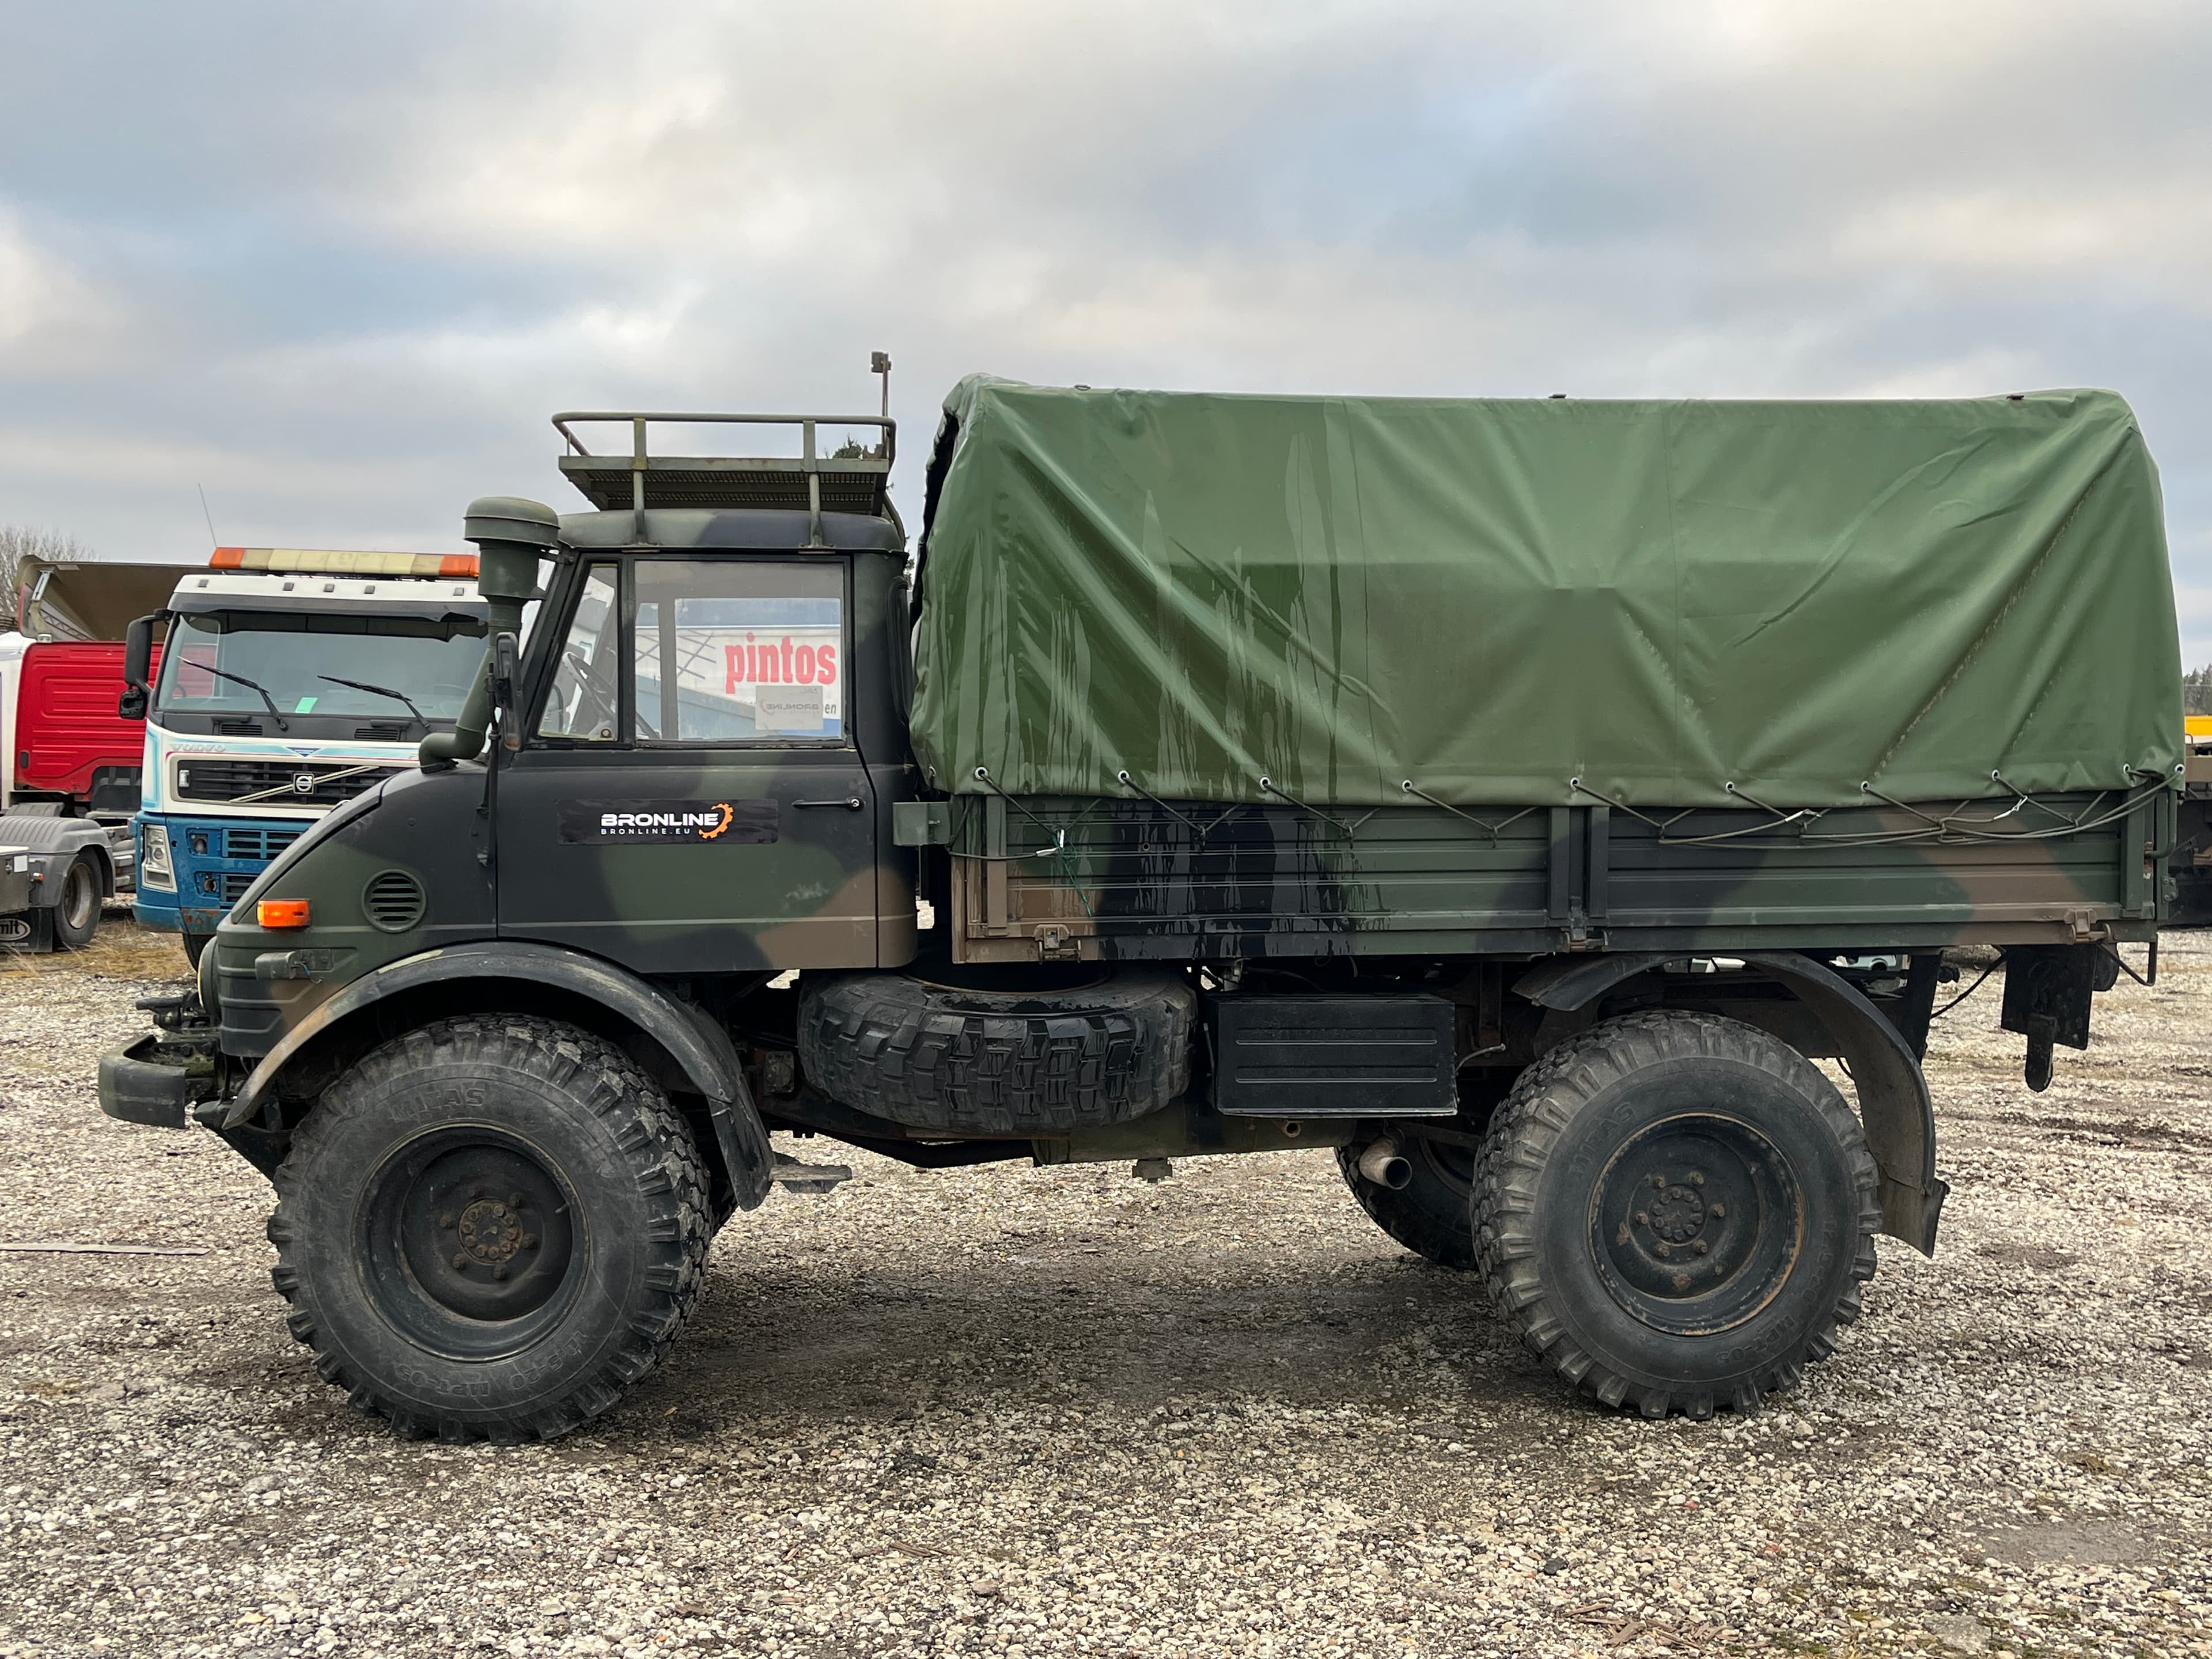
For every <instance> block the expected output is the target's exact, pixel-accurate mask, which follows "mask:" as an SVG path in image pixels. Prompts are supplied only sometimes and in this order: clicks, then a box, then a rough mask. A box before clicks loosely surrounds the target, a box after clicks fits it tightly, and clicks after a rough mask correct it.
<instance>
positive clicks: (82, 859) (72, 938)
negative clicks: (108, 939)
mask: <svg viewBox="0 0 2212 1659" xmlns="http://www.w3.org/2000/svg"><path fill="white" fill-rule="evenodd" d="M99 931H100V866H98V865H97V864H96V863H94V861H93V860H92V858H91V856H90V855H89V854H78V855H77V856H76V858H75V859H72V860H70V867H69V868H68V870H67V871H65V872H64V873H63V875H62V896H61V898H60V900H59V901H58V902H57V903H56V904H55V906H54V943H55V944H56V945H58V946H60V947H61V948H62V949H63V950H65V951H82V949H84V947H85V946H86V945H89V944H91V943H92V936H93V935H94V933H98V932H99Z"/></svg>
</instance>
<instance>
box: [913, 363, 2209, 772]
mask: <svg viewBox="0 0 2212 1659" xmlns="http://www.w3.org/2000/svg"><path fill="white" fill-rule="evenodd" d="M922 547H923V562H922V567H921V578H920V580H921V620H920V623H919V627H918V629H917V634H916V653H917V659H918V666H919V678H918V687H917V692H916V696H915V710H914V719H913V731H914V740H915V750H916V752H917V754H918V755H919V756H920V757H921V761H922V763H923V765H924V767H925V768H926V769H927V771H928V774H929V775H930V777H931V779H932V781H933V783H934V784H935V786H936V787H939V788H944V789H949V790H952V791H955V792H964V793H975V792H978V791H980V790H981V789H982V788H983V787H985V786H984V785H983V784H982V783H981V781H978V780H976V779H975V769H976V768H977V767H979V766H980V767H984V768H987V769H988V770H989V773H990V776H991V778H992V780H993V781H995V782H996V783H997V784H998V785H1000V787H1003V788H1005V789H1006V790H1008V791H1010V792H1012V793H1017V794H1022V793H1038V794H1095V795H1121V796H1125V797H1126V796H1128V795H1130V793H1131V790H1130V787H1129V786H1127V785H1125V784H1123V783H1121V781H1119V778H1118V775H1119V774H1120V773H1121V772H1122V771H1125V770H1126V771H1127V773H1128V774H1129V775H1130V778H1131V781H1132V782H1133V784H1134V785H1135V786H1136V787H1139V788H1141V789H1143V790H1145V791H1146V792H1148V793H1152V794H1154V795H1158V796H1164V797H1170V798H1176V799H1200V800H1224V801H1256V800H1265V799H1268V795H1267V793H1265V792H1263V791H1262V790H1261V787H1260V784H1259V780H1260V779H1261V777H1262V776H1266V777H1267V778H1268V779H1269V780H1270V781H1272V782H1273V784H1274V786H1275V787H1277V788H1279V789H1280V790H1283V791H1285V792H1287V793H1289V794H1291V795H1292V796H1294V797H1296V798H1298V799H1303V800H1305V801H1309V802H1316V803H1332V802H1334V803H1345V804H1375V803H1385V802H1397V803H1402V802H1404V801H1406V800H1407V799H1408V797H1407V794H1406V793H1404V790H1403V788H1402V785H1403V784H1404V783H1405V782H1406V781H1408V780H1410V781H1413V783H1414V784H1416V785H1417V786H1418V787H1419V788H1420V789H1422V790H1424V791H1426V792H1427V793H1431V794H1433V795H1435V796H1437V798H1439V799H1443V800H1447V801H1450V802H1453V803H1455V804H1468V805H1474V804H1488V805H1570V804H1581V805H1589V804H1592V800H1593V793H1590V792H1594V793H1595V794H1596V795H1599V796H1602V797H1609V798H1611V799H1615V800H1619V801H1623V802H1627V803H1631V804H1633V805H1647V806H1690V805H1744V804H1745V803H1746V801H1747V800H1756V801H1759V802H1761V803H1764V804H1765V805H1772V806H1784V807H1791V808H1795V807H1801V806H1802V807H1811V806H1836V805H1864V804H1867V797H1866V796H1865V795H1864V794H1863V793H1862V792H1861V789H1860V784H1861V782H1862V781H1870V782H1871V783H1872V784H1873V785H1874V786H1875V787H1876V788H1878V789H1880V790H1881V791H1882V792H1883V793H1886V794H1888V795H1890V796H1892V797H1894V798H1896V799H1906V800H1914V801H1935V800H1946V799H1961V798H1977V797H1983V796H1987V795H1991V794H2002V793H2006V790H2007V786H2010V787H2015V788H2019V789H2022V790H2030V791H2041V790H2063V789H2124V788H2127V787H2130V786H2131V785H2136V784H2140V783H2141V782H2142V781H2144V780H2143V775H2144V774H2145V773H2159V774H2165V775H2172V770H2173V768H2174V766H2175V764H2176V763H2177V762H2178V760H2179V753H2180V743H2181V729H2182V722H2181V696H2180V684H2179V682H2180V663H2179V645H2178V641H2177V637H2176V630H2175V625H2174V611H2173V592H2172V583H2171V579H2170V577H2169V575H2168V573H2167V567H2166V537H2165V530H2164V522H2163V518H2162V514H2161V511H2160V501H2159V489H2158V477H2157V472H2156V470H2155V469H2154V466H2153V465H2152V463H2151V459H2150V456H2149V454H2148V452H2147V451H2146V449H2145V448H2144V446H2143V441H2142V435H2141V434H2140V433H2139V432H2138V431H2137V429H2136V420H2135V416H2134V414H2133V412H2132V411H2131V410H2130V409H2129V408H2128V406H2127V404H2126V403H2125V402H2124V401H2123V400H2122V399H2121V398H2118V397H2117V396H2115V395H2113V394H2112V393H2110V392H2038V393H2034V394H2033V395H2030V396H2027V397H2025V398H1975V399H1971V400H1960V401H1947V402H1893V403H1891V402H1885V403H1873V402H1857V403H1626V402H1623V403H1589V402H1579V401H1564V400H1558V399H1553V400H1548V401H1524V400H1510V401H1509V400H1502V399H1473V400H1448V399H1442V398H1291V397H1241V396H1240V397H1231V396H1216V395H1210V394H1193V393H1184V392H1114V391H1102V392H1091V391H1084V390H1080V389H1075V390H1069V389H1062V388H1058V387H1046V386H1024V385H1021V384H1018V383H1016V382H1012V381H1008V380H998V379H994V378H990V377H986V376H975V377H971V378H969V379H968V380H963V381H962V382H961V383H960V385H959V386H957V387H956V388H955V389H954V391H953V392H952V395H951V398H949V399H948V400H947V401H946V404H945V422H944V424H943V426H942V427H941V428H940V430H939V437H938V447H937V451H936V453H935V454H934V455H933V459H932V463H931V469H930V500H929V503H928V510H927V523H926V526H925V531H924V537H923V543H922ZM1992 773H1996V774H1997V775H2000V776H2001V777H2002V782H1998V781H1994V780H1993V779H1992V777H1991V774H1992ZM1577 779H1580V780H1581V781H1582V782H1583V784H1584V785H1586V786H1587V791H1583V790H1577V788H1576V787H1574V784H1573V781H1574V780H1577ZM1731 784H1733V785H1735V793H1731V792H1730V790H1729V785H1731Z"/></svg>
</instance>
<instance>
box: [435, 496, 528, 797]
mask: <svg viewBox="0 0 2212 1659" xmlns="http://www.w3.org/2000/svg"><path fill="white" fill-rule="evenodd" d="M463 534H465V536H466V537H467V538H468V539H469V540H471V541H472V542H474V543H475V544H477V592H479V593H482V594H483V597H484V604H485V607H486V609H487V610H488V611H489V613H490V614H489V619H488V625H487V626H486V628H485V629H484V654H483V664H482V665H480V666H479V667H478V669H477V678H476V683H475V684H473V685H471V687H470V688H469V696H468V701H467V702H464V703H463V704H462V705H461V712H460V715H459V718H458V719H457V720H455V721H454V723H453V730H452V731H450V732H431V733H430V735H429V736H428V737H427V738H423V739H422V747H421V749H420V750H417V751H416V752H417V753H418V754H419V755H420V757H422V769H423V770H424V771H426V772H443V771H447V770H450V769H452V768H453V766H454V764H455V763H458V762H460V761H465V760H474V759H475V758H476V757H477V754H478V753H479V752H481V751H482V750H483V740H484V731H485V728H486V727H488V726H489V725H490V724H491V680H492V664H493V661H494V660H495V657H496V655H497V653H498V648H499V636H500V635H502V634H518V635H519V634H520V632H521V631H522V607H523V606H524V605H527V604H528V603H529V602H530V600H531V599H532V596H533V595H535V594H536V592H537V591H538V560H540V559H542V558H544V556H545V555H546V553H547V552H548V551H549V550H550V549H552V548H553V547H554V546H555V545H556V544H558V543H559V541H560V539H561V520H560V518H559V516H558V515H557V514H556V513H554V511H553V509H552V508H551V507H546V506H544V505H543V504H542V503H540V502H538V501H525V500H523V499H522V498H521V497H520V496H519V495H484V496H480V497H479V498H477V500H475V501H471V502H470V503H469V512H468V520H467V527H466V529H465V531H464V532H463Z"/></svg>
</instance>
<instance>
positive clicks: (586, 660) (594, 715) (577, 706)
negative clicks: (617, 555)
mask: <svg viewBox="0 0 2212 1659" xmlns="http://www.w3.org/2000/svg"><path fill="white" fill-rule="evenodd" d="M616 592H617V587H616V581H615V567H614V566H613V565H611V564H595V565H593V566H592V567H591V568H590V569H589V570H587V571H586V572H585V574H584V587H583V594H582V597H581V598H580V599H578V600H577V602H576V615H575V618H574V621H572V622H570V623H569V624H568V638H566V639H565V640H563V641H562V642H561V654H560V656H559V657H558V658H557V659H556V660H555V662H554V664H553V686H552V690H550V691H549V692H548V693H547V694H546V697H545V712H544V714H543V715H541V716H539V718H538V736H540V737H542V738H581V739H583V740H585V741H586V742H595V743H611V742H613V741H614V736H615V722H616V719H617V710H618V709H619V708H621V704H622V682H621V672H620V671H621V665H622V651H621V648H620V647H619V646H618V645H617V639H618V637H619V636H618V634H617V625H618V621H619V618H618V616H617V611H616V608H615V595H616Z"/></svg>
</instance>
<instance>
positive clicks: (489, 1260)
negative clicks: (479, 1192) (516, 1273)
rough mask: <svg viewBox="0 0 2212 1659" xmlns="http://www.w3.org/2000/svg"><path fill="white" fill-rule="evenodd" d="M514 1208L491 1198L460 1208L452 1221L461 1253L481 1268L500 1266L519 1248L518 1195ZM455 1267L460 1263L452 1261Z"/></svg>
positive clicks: (519, 1215) (481, 1199)
mask: <svg viewBox="0 0 2212 1659" xmlns="http://www.w3.org/2000/svg"><path fill="white" fill-rule="evenodd" d="M515 1197H516V1199H517V1200H518V1202H517V1204H516V1206H515V1207H514V1208H513V1209H509V1208H508V1207H507V1206H506V1205H504V1204H501V1203H500V1202H498V1201H497V1200H493V1199H489V1198H480V1199H478V1200H477V1201H476V1202H475V1203H473V1204H471V1205H470V1206H469V1207H468V1208H467V1209H465V1210H463V1211H462V1212H461V1214H460V1218H459V1220H458V1221H457V1222H455V1223H454V1231H455V1232H456V1233H457V1234H458V1235H459V1239H460V1245H461V1252H462V1254H463V1255H465V1256H467V1257H468V1258H469V1259H470V1260H471V1261H474V1262H476V1263H477V1264H478V1265H479V1266H481V1267H505V1266H506V1265H507V1263H508V1262H510V1261H513V1260H514V1256H515V1252H517V1251H518V1250H520V1249H522V1238H523V1233H522V1215H521V1205H520V1201H519V1200H520V1198H521V1194H519V1193H518V1194H515ZM454 1265H455V1266H456V1267H458V1266H459V1265H460V1264H459V1263H458V1262H456V1263H455V1264H454Z"/></svg>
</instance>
